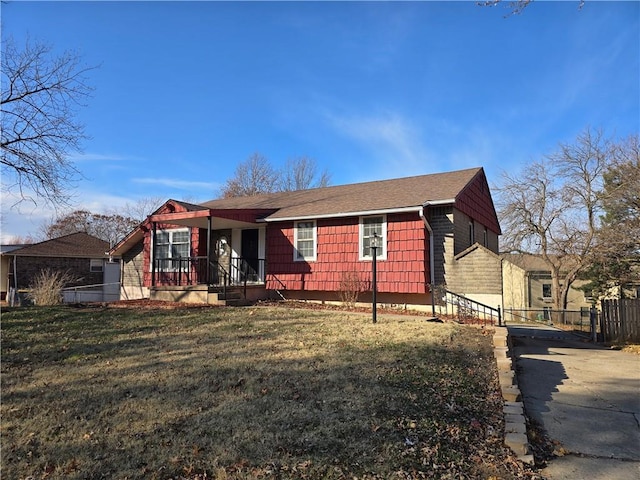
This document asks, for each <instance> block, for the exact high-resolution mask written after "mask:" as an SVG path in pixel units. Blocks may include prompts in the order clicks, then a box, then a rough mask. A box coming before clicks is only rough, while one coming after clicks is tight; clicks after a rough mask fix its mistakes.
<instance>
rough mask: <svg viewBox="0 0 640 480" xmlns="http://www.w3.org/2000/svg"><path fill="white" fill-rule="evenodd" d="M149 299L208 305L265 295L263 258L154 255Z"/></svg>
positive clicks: (244, 300)
mask: <svg viewBox="0 0 640 480" xmlns="http://www.w3.org/2000/svg"><path fill="white" fill-rule="evenodd" d="M154 267H155V268H153V269H152V274H151V288H150V289H149V296H150V298H151V299H152V300H163V301H171V302H185V303H206V304H209V305H239V304H246V303H250V302H252V301H255V300H260V299H264V298H266V296H267V292H266V288H265V270H266V268H265V260H264V259H262V258H241V257H238V258H233V257H232V258H228V259H225V261H223V262H221V261H218V260H209V259H208V258H207V257H186V258H170V259H169V258H158V259H154Z"/></svg>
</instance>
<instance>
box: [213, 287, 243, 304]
mask: <svg viewBox="0 0 640 480" xmlns="http://www.w3.org/2000/svg"><path fill="white" fill-rule="evenodd" d="M207 303H208V304H209V305H230V306H242V305H248V304H249V303H250V302H247V301H246V300H245V299H244V297H243V295H242V292H241V291H240V290H236V289H230V288H227V290H226V292H223V291H222V290H221V289H217V288H216V289H212V290H209V293H208V294H207Z"/></svg>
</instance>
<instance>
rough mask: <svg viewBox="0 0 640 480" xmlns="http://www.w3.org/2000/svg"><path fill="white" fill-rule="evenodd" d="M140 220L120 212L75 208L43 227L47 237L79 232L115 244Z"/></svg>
mask: <svg viewBox="0 0 640 480" xmlns="http://www.w3.org/2000/svg"><path fill="white" fill-rule="evenodd" d="M138 223H139V222H138V220H136V219H134V218H130V217H124V216H122V215H119V214H100V213H92V212H88V211H86V210H75V211H73V212H71V213H68V214H66V215H62V216H59V217H58V218H56V219H55V220H52V221H51V222H50V223H49V224H47V225H44V226H43V227H42V230H43V234H44V236H45V238H48V239H50V238H57V237H61V236H63V235H69V234H72V233H77V232H84V233H88V234H89V235H93V236H94V237H98V238H101V239H102V240H104V241H106V242H109V243H110V244H112V245H113V244H115V243H116V242H117V241H118V240H120V239H122V238H124V237H125V236H126V235H127V234H128V233H129V232H130V231H131V230H133V229H134V228H135V227H136V226H137V225H138Z"/></svg>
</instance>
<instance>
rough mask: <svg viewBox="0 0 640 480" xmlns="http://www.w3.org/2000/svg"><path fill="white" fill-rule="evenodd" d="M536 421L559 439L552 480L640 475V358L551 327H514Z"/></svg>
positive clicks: (521, 381) (522, 382)
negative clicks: (598, 345)
mask: <svg viewBox="0 0 640 480" xmlns="http://www.w3.org/2000/svg"><path fill="white" fill-rule="evenodd" d="M508 331H509V335H510V336H511V341H512V344H513V354H514V356H515V357H516V371H517V378H518V385H519V387H520V391H521V392H522V397H523V400H524V405H525V411H526V414H527V416H528V417H529V418H532V419H535V420H536V421H537V422H538V423H540V424H541V425H543V427H544V429H545V430H546V432H547V434H548V436H549V438H550V439H551V440H552V441H555V442H558V446H557V448H556V451H557V452H558V453H559V454H562V455H561V456H560V455H559V456H556V457H554V458H553V459H551V460H550V461H549V462H548V465H547V467H546V468H545V469H544V470H543V471H542V472H541V473H543V474H544V475H545V476H546V477H547V478H549V479H551V480H564V479H567V480H569V479H585V478H589V479H593V480H605V479H606V480H609V479H610V480H626V479H629V480H638V479H640V356H638V355H633V354H630V353H624V352H620V351H616V350H612V349H609V348H603V347H597V346H594V345H593V344H591V343H588V342H586V341H583V340H581V339H580V338H579V337H577V336H575V335H573V334H570V333H566V332H562V331H561V330H558V329H555V328H553V327H550V326H545V325H508Z"/></svg>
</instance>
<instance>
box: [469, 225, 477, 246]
mask: <svg viewBox="0 0 640 480" xmlns="http://www.w3.org/2000/svg"><path fill="white" fill-rule="evenodd" d="M475 237H476V232H475V230H474V228H473V220H471V221H470V222H469V245H473V243H474V241H475Z"/></svg>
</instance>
